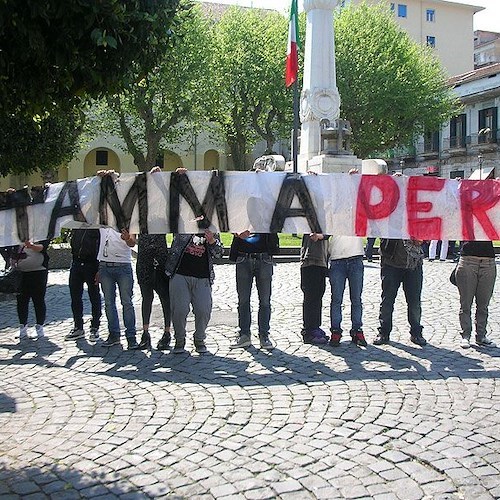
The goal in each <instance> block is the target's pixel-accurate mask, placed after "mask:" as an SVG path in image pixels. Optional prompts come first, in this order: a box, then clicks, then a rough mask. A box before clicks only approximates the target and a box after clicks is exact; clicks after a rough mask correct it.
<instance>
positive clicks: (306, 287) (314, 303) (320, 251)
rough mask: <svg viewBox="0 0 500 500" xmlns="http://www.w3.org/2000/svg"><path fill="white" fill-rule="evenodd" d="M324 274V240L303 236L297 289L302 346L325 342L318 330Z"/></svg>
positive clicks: (326, 264) (317, 235) (325, 269)
mask: <svg viewBox="0 0 500 500" xmlns="http://www.w3.org/2000/svg"><path fill="white" fill-rule="evenodd" d="M327 273H328V236H327V235H326V234H321V233H311V234H304V235H303V237H302V246H301V249H300V288H301V290H302V292H303V293H304V301H303V303H302V320H303V328H302V332H301V333H302V339H303V340H304V344H316V345H322V344H326V343H327V342H328V337H327V336H326V333H325V332H324V331H323V330H322V329H321V311H322V309H323V307H322V300H323V295H324V294H325V288H326V275H327Z"/></svg>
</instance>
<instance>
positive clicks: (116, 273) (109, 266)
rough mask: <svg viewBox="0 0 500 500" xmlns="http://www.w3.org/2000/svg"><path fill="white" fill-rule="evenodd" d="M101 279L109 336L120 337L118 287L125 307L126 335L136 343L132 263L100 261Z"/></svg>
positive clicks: (128, 339) (130, 341)
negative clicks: (117, 302)
mask: <svg viewBox="0 0 500 500" xmlns="http://www.w3.org/2000/svg"><path fill="white" fill-rule="evenodd" d="M99 281H100V283H101V287H102V292H103V294H104V309H105V311H106V318H107V319H108V330H109V336H110V338H112V339H118V338H119V337H120V321H119V319H118V310H117V308H116V288H117V287H118V292H119V294H120V302H121V305H122V308H123V323H124V324H125V337H126V338H127V341H128V342H129V344H130V343H135V334H136V329H135V311H134V305H133V303H132V295H133V287H134V276H133V272H132V265H131V264H128V263H127V264H117V263H114V262H112V263H109V262H100V264H99Z"/></svg>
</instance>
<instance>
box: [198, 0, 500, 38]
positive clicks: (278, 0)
mask: <svg viewBox="0 0 500 500" xmlns="http://www.w3.org/2000/svg"><path fill="white" fill-rule="evenodd" d="M203 1H204V2H215V3H226V4H234V5H241V6H245V7H250V6H253V7H260V8H271V7H272V8H275V9H277V10H281V11H282V12H286V11H287V9H288V8H289V6H290V4H291V1H290V0H203ZM455 1H456V3H466V4H469V5H477V6H479V7H486V10H483V11H481V12H478V13H477V14H475V15H474V29H475V30H485V31H496V32H498V33H500V0H455ZM301 4H302V1H301V0H299V10H301Z"/></svg>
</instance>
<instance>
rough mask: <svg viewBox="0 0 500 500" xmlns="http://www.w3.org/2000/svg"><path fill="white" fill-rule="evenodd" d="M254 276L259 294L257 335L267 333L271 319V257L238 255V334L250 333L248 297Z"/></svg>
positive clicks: (250, 314)
mask: <svg viewBox="0 0 500 500" xmlns="http://www.w3.org/2000/svg"><path fill="white" fill-rule="evenodd" d="M254 278H255V284H256V286H257V293H258V295H259V313H258V316H257V318H258V326H259V335H268V334H269V322H270V320H271V282H272V279H273V260H272V257H270V256H268V255H267V254H263V255H262V256H261V258H254V257H251V256H244V257H238V259H237V260H236V291H237V292H238V326H239V328H240V335H250V324H251V322H252V313H251V308H250V298H251V295H252V285H253V280H254Z"/></svg>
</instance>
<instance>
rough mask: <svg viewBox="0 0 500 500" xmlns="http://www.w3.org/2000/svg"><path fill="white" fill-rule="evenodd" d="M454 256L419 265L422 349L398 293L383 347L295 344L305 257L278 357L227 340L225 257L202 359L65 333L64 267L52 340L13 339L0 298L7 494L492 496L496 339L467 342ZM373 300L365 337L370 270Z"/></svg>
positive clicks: (497, 460)
mask: <svg viewBox="0 0 500 500" xmlns="http://www.w3.org/2000/svg"><path fill="white" fill-rule="evenodd" d="M452 266H453V264H452V263H451V262H450V263H439V262H434V263H427V262H426V263H425V270H424V273H425V284H424V299H423V323H424V334H425V336H426V338H427V339H428V340H429V345H428V346H427V347H425V348H420V347H417V346H414V345H412V344H411V343H410V342H409V334H408V326H407V323H406V312H405V307H404V302H403V301H402V298H401V294H400V296H399V297H398V302H397V308H396V314H395V330H394V332H393V335H392V337H391V338H392V340H393V342H392V344H391V345H390V346H383V347H375V346H373V345H369V346H368V348H366V349H363V348H358V347H356V346H354V345H353V344H351V343H350V342H348V339H347V338H345V337H344V339H343V342H342V344H341V346H340V347H338V348H336V349H333V348H330V347H327V348H319V347H315V346H309V345H304V344H303V343H302V342H301V337H300V326H301V298H302V294H301V291H300V287H299V279H298V275H299V267H298V264H297V263H287V264H279V265H278V266H277V268H276V270H275V278H274V283H273V316H272V337H273V339H274V340H275V341H276V344H277V348H276V349H275V350H274V351H273V352H271V353H268V352H264V351H262V350H260V349H259V348H256V347H253V348H249V349H248V350H243V351H239V352H235V351H231V350H230V349H229V344H230V342H231V341H232V339H233V338H234V336H235V331H236V323H237V310H236V297H235V292H234V288H235V285H234V267H233V266H230V265H224V266H218V267H217V269H216V273H217V278H216V283H215V285H214V314H213V319H212V322H211V324H210V326H209V329H208V347H209V350H210V353H209V354H205V355H197V354H195V353H194V352H190V353H186V354H185V355H180V356H179V355H175V356H174V355H173V354H171V353H169V352H166V353H160V352H158V351H156V350H153V352H152V353H144V352H137V351H135V352H129V351H126V350H122V348H120V347H118V346H116V347H113V348H110V349H105V348H103V347H102V346H100V345H99V344H97V345H91V344H89V343H88V342H87V341H86V340H83V339H82V340H79V341H77V342H74V341H73V342H68V341H66V342H65V341H64V340H63V337H64V335H65V334H66V333H67V332H68V331H69V330H70V328H71V327H72V323H71V320H70V319H68V316H71V313H70V306H69V294H68V288H67V285H66V283H67V280H68V273H67V271H53V272H51V273H50V278H49V282H50V286H49V288H48V295H47V302H48V326H47V334H48V336H47V338H46V339H45V340H39V341H35V340H31V341H26V342H24V343H22V344H19V343H18V341H17V340H15V338H14V337H15V333H16V332H17V328H16V323H17V320H16V313H15V303H14V302H12V301H6V302H1V303H0V364H1V374H2V375H1V377H0V379H1V380H0V496H1V497H2V498H10V497H12V498H26V499H32V498H33V499H38V498H47V497H50V498H62V499H72V498H81V497H83V498H124V499H125V498H134V499H135V498H150V497H154V498H156V497H168V498H206V499H210V498H217V499H221V498H228V499H229V498H231V499H233V498H234V499H258V498H282V499H309V498H328V499H333V498H384V499H393V498H394V499H419V498H432V499H434V498H438V499H462V498H465V499H472V498H473V499H486V498H500V442H499V436H500V348H499V349H488V350H487V349H485V348H482V349H479V348H474V347H473V348H471V349H469V350H466V351H465V350H461V349H460V347H459V345H458V344H459V333H458V314H457V313H458V292H457V290H456V289H455V288H454V287H453V286H452V285H451V284H450V283H449V281H448V276H449V274H450V272H451V270H452ZM254 294H255V295H256V293H255V292H254ZM363 298H364V320H365V331H366V333H367V338H368V339H369V340H370V341H371V340H373V338H374V336H375V332H376V326H377V315H378V306H379V298H380V281H379V268H378V265H377V264H376V263H373V264H367V265H366V268H365V290H364V294H363ZM498 299H499V292H498V288H497V291H496V292H495V296H494V299H493V301H492V306H491V310H490V322H489V323H490V330H491V331H492V333H491V337H492V338H493V339H494V340H495V341H496V342H497V343H499V344H500V328H499V327H500V301H499V300H498ZM139 300H140V294H139V292H138V290H136V295H135V303H136V306H137V312H138V311H139ZM324 302H325V304H324V306H325V310H324V318H325V326H327V319H326V318H327V317H328V304H327V303H328V302H329V296H328V293H327V294H326V296H325V301H324ZM155 304H156V306H155V311H154V322H153V326H154V327H155V328H154V329H153V334H154V341H155V343H156V342H157V340H158V339H159V336H160V326H161V324H160V317H161V315H160V311H159V305H158V303H156V302H155ZM88 310H89V308H88V304H86V311H88ZM345 313H346V314H345V315H346V316H347V313H348V309H346V310H345ZM31 314H32V312H31ZM87 320H88V318H87ZM190 324H191V325H192V322H191V323H190ZM87 325H88V324H87ZM344 326H345V328H346V329H348V327H349V325H348V324H347V323H344ZM103 331H104V329H103ZM191 340H192V339H189V342H191ZM188 347H189V348H190V349H192V344H191V343H189V345H188Z"/></svg>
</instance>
